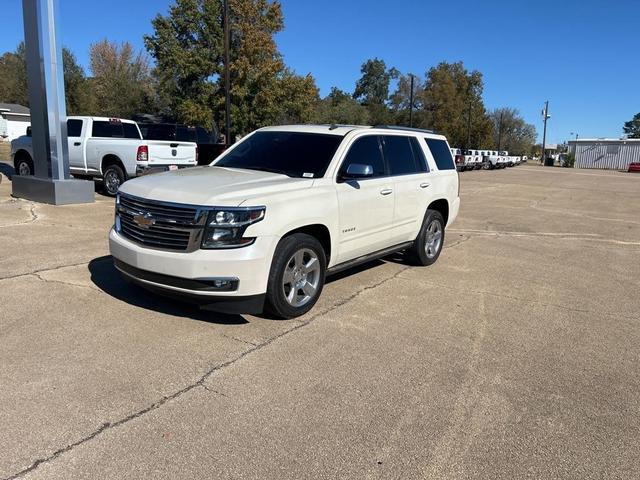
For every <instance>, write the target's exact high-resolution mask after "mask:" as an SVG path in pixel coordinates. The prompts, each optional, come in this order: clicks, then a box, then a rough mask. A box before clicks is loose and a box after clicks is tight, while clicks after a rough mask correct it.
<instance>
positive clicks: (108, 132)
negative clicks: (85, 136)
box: [91, 121, 124, 138]
mask: <svg viewBox="0 0 640 480" xmlns="http://www.w3.org/2000/svg"><path fill="white" fill-rule="evenodd" d="M91 136H93V137H102V138H123V137H124V133H123V131H122V124H121V123H111V122H105V121H96V122H93V130H92V132H91Z"/></svg>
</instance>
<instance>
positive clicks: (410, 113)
mask: <svg viewBox="0 0 640 480" xmlns="http://www.w3.org/2000/svg"><path fill="white" fill-rule="evenodd" d="M409 76H410V77H411V92H410V93H409V127H413V74H412V73H410V74H409Z"/></svg>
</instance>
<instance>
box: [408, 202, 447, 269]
mask: <svg viewBox="0 0 640 480" xmlns="http://www.w3.org/2000/svg"><path fill="white" fill-rule="evenodd" d="M443 245H444V219H443V218H442V215H441V214H440V212H438V211H437V210H427V213H426V215H425V216H424V220H423V222H422V228H421V229H420V233H419V234H418V238H416V240H415V242H414V243H413V246H412V247H411V249H410V250H408V251H407V253H408V254H409V259H410V260H411V261H412V263H414V264H415V265H420V266H425V267H426V266H428V265H433V264H434V263H436V261H437V260H438V257H439V256H440V252H442V246H443Z"/></svg>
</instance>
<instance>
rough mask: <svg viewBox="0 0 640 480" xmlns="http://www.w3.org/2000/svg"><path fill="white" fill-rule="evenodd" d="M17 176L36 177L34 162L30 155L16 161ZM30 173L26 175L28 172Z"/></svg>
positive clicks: (22, 156)
mask: <svg viewBox="0 0 640 480" xmlns="http://www.w3.org/2000/svg"><path fill="white" fill-rule="evenodd" d="M15 169H16V175H34V174H35V169H34V168H33V160H31V157H30V156H29V155H26V154H24V155H21V156H20V157H18V158H17V159H16V161H15ZM27 171H28V172H29V173H26V172H27Z"/></svg>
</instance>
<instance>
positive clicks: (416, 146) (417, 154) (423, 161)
mask: <svg viewBox="0 0 640 480" xmlns="http://www.w3.org/2000/svg"><path fill="white" fill-rule="evenodd" d="M409 141H410V143H411V150H413V158H415V161H416V166H417V167H418V171H420V172H428V171H429V165H427V157H425V156H424V152H423V151H422V147H420V143H419V142H418V139H417V138H415V137H411V138H410V139H409Z"/></svg>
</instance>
